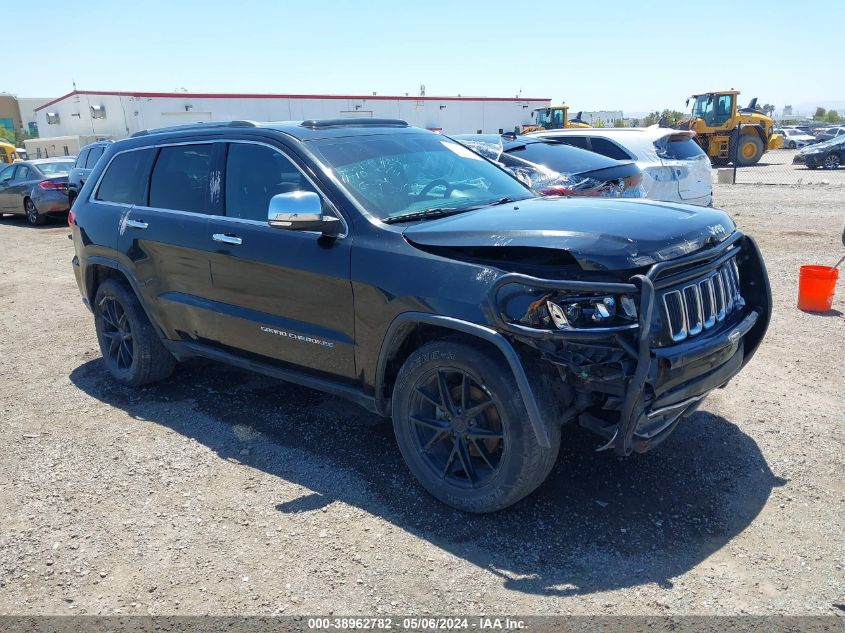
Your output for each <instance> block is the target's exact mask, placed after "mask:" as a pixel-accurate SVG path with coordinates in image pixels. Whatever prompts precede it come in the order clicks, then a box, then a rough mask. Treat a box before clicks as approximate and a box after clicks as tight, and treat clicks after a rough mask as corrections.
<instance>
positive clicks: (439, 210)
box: [382, 207, 474, 224]
mask: <svg viewBox="0 0 845 633" xmlns="http://www.w3.org/2000/svg"><path fill="white" fill-rule="evenodd" d="M473 208H474V207H436V208H434V209H424V210H423V211H412V212H411V213H401V214H399V215H391V216H388V217H386V218H383V219H382V222H384V223H385V224H396V223H399V222H411V221H413V220H433V219H434V218H445V217H446V216H449V215H455V214H456V213H462V212H464V211H472V209H473Z"/></svg>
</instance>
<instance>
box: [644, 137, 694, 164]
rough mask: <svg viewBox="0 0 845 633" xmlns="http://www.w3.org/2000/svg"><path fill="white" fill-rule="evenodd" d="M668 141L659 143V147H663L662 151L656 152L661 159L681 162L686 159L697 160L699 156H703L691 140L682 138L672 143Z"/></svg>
mask: <svg viewBox="0 0 845 633" xmlns="http://www.w3.org/2000/svg"><path fill="white" fill-rule="evenodd" d="M669 138H670V140H669V142H668V143H665V145H664V144H663V143H660V144H659V145H660V146H662V147H665V149H662V151H658V154H660V156H661V158H674V159H678V160H683V159H687V158H698V157H699V156H705V155H706V154H705V153H704V150H703V149H701V147H700V146H699V145H698V143H696V142H695V141H694V140H692V139H691V138H684V139H683V140H677V141H672V140H671V138H672V137H669ZM656 145H657V144H656Z"/></svg>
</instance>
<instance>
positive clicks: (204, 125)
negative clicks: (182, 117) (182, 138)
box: [129, 121, 258, 138]
mask: <svg viewBox="0 0 845 633" xmlns="http://www.w3.org/2000/svg"><path fill="white" fill-rule="evenodd" d="M220 127H258V123H256V122H255V121H211V122H206V121H197V122H196V123H187V124H185V125H174V126H171V127H159V128H153V129H151V130H139V131H137V132H135V133H134V134H132V135H131V136H130V137H129V138H135V137H136V136H146V135H147V134H159V133H161V132H182V131H184V130H206V129H214V128H220Z"/></svg>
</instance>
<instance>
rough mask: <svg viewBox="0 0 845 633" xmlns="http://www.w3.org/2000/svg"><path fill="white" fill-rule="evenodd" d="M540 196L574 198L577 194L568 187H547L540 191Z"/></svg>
mask: <svg viewBox="0 0 845 633" xmlns="http://www.w3.org/2000/svg"><path fill="white" fill-rule="evenodd" d="M540 195H543V196H572V195H575V192H574V191H572V189H569V188H568V187H561V186H559V185H558V186H554V187H546V188H545V189H542V190H541V191H540Z"/></svg>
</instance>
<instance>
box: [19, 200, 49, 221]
mask: <svg viewBox="0 0 845 633" xmlns="http://www.w3.org/2000/svg"><path fill="white" fill-rule="evenodd" d="M23 208H24V211H25V212H26V221H27V222H29V223H30V224H31V225H32V226H41V225H42V224H44V223H45V222H46V221H47V218H45V217H44V216H43V215H41V214H40V213H38V209H37V208H36V206H35V203H34V202H33V201H32V200H31V199H30V198H27V199H26V200H24V202H23Z"/></svg>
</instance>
